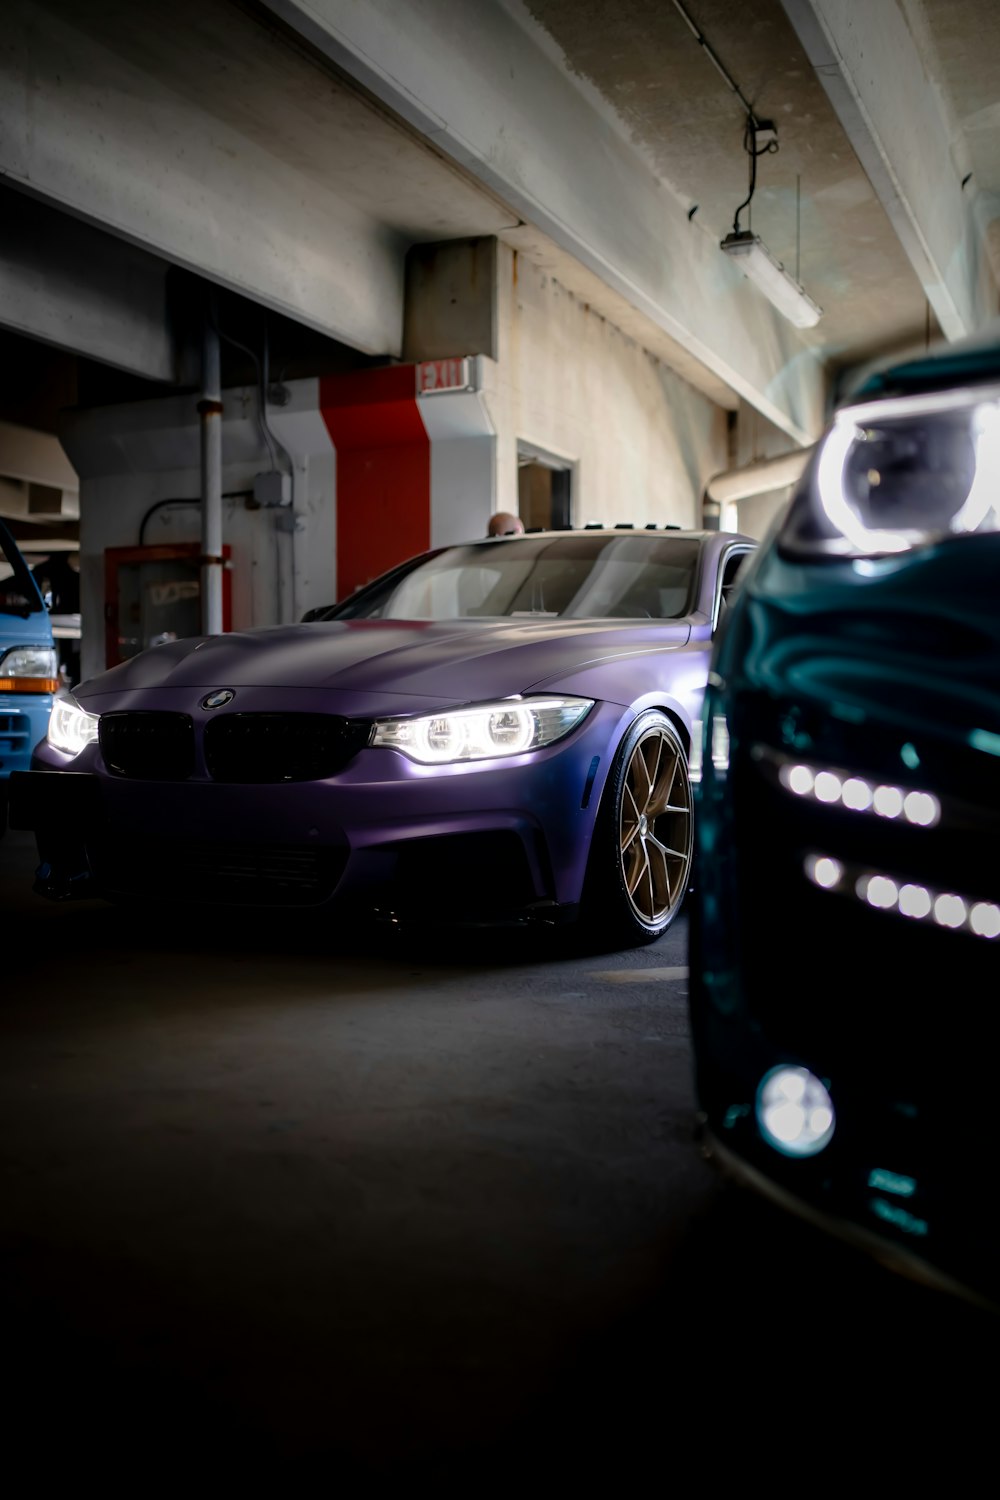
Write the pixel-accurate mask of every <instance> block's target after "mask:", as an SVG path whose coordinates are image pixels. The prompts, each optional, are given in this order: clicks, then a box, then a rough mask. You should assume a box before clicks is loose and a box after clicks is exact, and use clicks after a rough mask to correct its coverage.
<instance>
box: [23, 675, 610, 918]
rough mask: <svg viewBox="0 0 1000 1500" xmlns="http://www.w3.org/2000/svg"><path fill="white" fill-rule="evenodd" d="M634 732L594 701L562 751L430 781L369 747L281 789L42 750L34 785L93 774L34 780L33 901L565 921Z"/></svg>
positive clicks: (468, 767)
mask: <svg viewBox="0 0 1000 1500" xmlns="http://www.w3.org/2000/svg"><path fill="white" fill-rule="evenodd" d="M626 718H627V711H626V710H625V709H624V708H623V707H622V706H620V705H618V704H611V703H599V704H596V705H595V707H594V708H593V709H592V710H591V712H590V714H589V715H588V716H587V718H586V719H585V721H584V722H583V724H582V725H581V726H580V727H579V728H578V729H577V730H575V731H574V732H573V733H572V734H571V735H569V736H568V737H567V738H566V739H565V740H564V741H561V742H560V743H559V744H556V745H553V746H550V747H549V748H547V749H544V750H539V751H535V752H533V753H531V754H528V755H522V756H511V757H510V758H508V759H498V760H494V761H489V762H481V763H478V764H476V763H470V764H465V765H452V766H422V765H418V764H416V763H415V762H413V761H411V760H409V759H408V758H407V757H405V756H404V755H402V754H401V753H399V752H398V751H395V750H389V749H366V750H362V751H361V752H360V753H359V754H357V755H356V756H355V757H354V759H353V760H352V761H351V762H350V764H349V765H348V766H346V767H345V768H344V770H343V771H341V772H340V773H339V774H338V775H337V776H335V777H332V778H330V779H329V780H325V781H302V782H289V783H282V784H253V785H246V784H240V785H229V784H223V783H218V782H213V781H211V780H209V779H208V778H207V777H205V778H202V779H199V778H191V779H189V780H186V781H179V782H156V783H152V782H149V781H143V780H130V779H124V778H121V777H117V776H112V775H109V774H108V772H107V770H106V768H105V767H104V764H103V762H102V760H101V757H100V753H99V751H98V748H97V746H96V744H95V745H92V746H89V747H88V748H87V749H86V750H85V751H84V752H83V753H82V754H81V755H79V756H77V757H76V758H75V759H73V760H71V759H69V758H68V757H66V756H64V755H62V754H60V752H58V751H56V750H54V749H52V748H51V747H50V746H48V745H43V746H41V747H39V750H38V751H36V754H35V758H34V763H33V764H34V767H35V770H36V772H43V771H54V770H60V771H69V770H72V771H74V772H79V773H85V774H83V775H80V776H79V777H77V776H73V777H70V776H59V777H53V776H49V775H35V776H33V777H31V778H30V779H31V783H32V784H31V786H30V787H29V786H22V788H21V791H20V793H19V795H18V801H19V803H20V806H21V809H22V813H21V824H22V826H30V827H34V828H35V830H36V832H37V836H38V842H39V852H40V855H41V858H42V869H41V871H40V877H39V888H41V889H42V890H43V893H44V894H47V895H50V896H53V897H55V898H65V897H66V896H68V895H71V894H74V893H81V894H82V893H87V894H98V895H106V896H110V897H113V898H129V897H132V898H140V899H141V898H143V897H149V896H155V897H160V898H173V899H179V900H182V901H183V900H185V899H190V900H195V901H220V902H223V903H227V904H249V905H296V906H322V905H325V904H328V903H336V904H337V905H341V904H345V905H360V906H363V907H365V908H368V909H371V908H372V907H379V908H380V909H383V910H387V909H391V910H393V911H396V910H399V911H400V912H402V913H403V914H405V913H406V912H407V911H409V910H413V911H417V912H419V913H420V914H421V915H424V916H426V915H427V914H438V915H440V916H441V918H442V919H444V920H458V921H461V920H479V919H486V918H487V917H489V918H495V919H500V920H503V919H504V918H511V919H515V920H522V919H524V918H525V917H526V916H527V917H536V918H537V917H541V918H543V919H545V920H558V919H559V918H560V917H561V916H571V915H573V914H574V913H575V910H576V908H577V906H578V904H579V902H580V899H581V896H582V893H583V886H584V879H585V875H586V870H587V860H588V857H589V853H590V845H591V838H592V834H593V830H594V822H595V817H596V814H597V810H598V807H599V803H600V798H601V793H602V790H603V787H604V783H605V780H606V778H607V774H608V771H609V764H608V761H609V756H610V753H611V750H609V747H611V748H612V749H613V747H614V746H615V745H616V744H617V743H618V740H619V738H620V734H621V730H622V727H623V723H624V721H625V719H626ZM56 781H58V782H59V783H61V786H60V787H59V788H58V789H57V788H56V787H55V786H53V783H54V782H56ZM71 782H72V783H76V785H77V787H78V789H79V790H78V791H74V792H72V793H71V792H70V789H69V786H68V785H67V783H71ZM57 791H58V792H59V793H60V794H61V795H59V796H57V795H56V792H57ZM57 804H58V806H57ZM47 807H48V808H50V809H51V812H47V811H46V808H47ZM87 877H90V878H87Z"/></svg>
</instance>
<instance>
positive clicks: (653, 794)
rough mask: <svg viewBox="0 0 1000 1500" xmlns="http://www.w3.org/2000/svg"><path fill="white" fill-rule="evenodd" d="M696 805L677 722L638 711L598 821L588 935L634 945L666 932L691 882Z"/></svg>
mask: <svg viewBox="0 0 1000 1500" xmlns="http://www.w3.org/2000/svg"><path fill="white" fill-rule="evenodd" d="M692 803H693V799H692V792H691V778H690V776H689V774H688V758H687V754H686V753H685V750H684V746H683V744H682V742H681V738H680V735H679V733H678V731H677V729H676V727H675V726H674V724H673V722H672V721H671V720H670V719H669V718H668V717H667V715H666V714H664V713H661V712H659V710H656V709H651V710H649V711H647V712H646V713H643V714H640V716H639V717H638V718H637V719H636V720H635V721H634V723H633V724H632V725H631V726H630V727H629V730H628V733H627V734H626V735H625V737H624V739H623V740H622V742H621V744H620V745H619V747H618V751H617V754H616V755H615V759H614V764H613V765H612V768H611V772H610V774H609V776H608V780H607V784H606V786H605V788H604V795H603V796H602V798H601V805H600V808H599V809H598V814H597V821H596V824H595V826H594V837H593V842H592V844H591V850H590V860H589V864H588V868H587V884H586V890H585V893H584V901H583V911H582V915H583V920H584V928H585V931H586V932H587V934H588V935H591V934H593V935H594V936H596V937H599V938H600V940H602V941H611V942H615V943H618V944H619V945H621V946H628V947H633V946H638V945H639V944H642V943H652V942H655V940H656V939H657V938H658V937H659V936H660V935H661V934H662V933H664V932H666V930H667V928H668V927H669V926H670V924H671V922H672V921H673V920H674V918H675V917H676V916H677V913H678V912H679V911H680V909H681V906H682V905H683V903H684V897H685V896H686V894H687V890H688V886H689V884H690V881H691V859H692V828H693V805H692Z"/></svg>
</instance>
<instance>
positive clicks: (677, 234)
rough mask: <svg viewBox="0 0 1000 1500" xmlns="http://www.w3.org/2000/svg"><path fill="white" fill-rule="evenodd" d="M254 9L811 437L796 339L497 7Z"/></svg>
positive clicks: (342, 0) (303, 2)
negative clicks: (265, 12) (271, 16)
mask: <svg viewBox="0 0 1000 1500" xmlns="http://www.w3.org/2000/svg"><path fill="white" fill-rule="evenodd" d="M265 3H266V4H267V6H268V8H269V9H270V10H272V11H273V12H274V13H275V14H276V15H278V16H279V17H280V18H281V19H282V20H283V21H285V22H286V24H288V25H289V26H291V27H293V28H294V29H295V30H296V31H297V32H298V33H299V34H300V35H301V36H302V37H304V38H305V39H306V40H307V41H308V42H309V43H310V44H311V45H312V46H313V47H315V48H316V49H317V50H318V51H320V52H321V53H323V54H324V55H325V56H326V57H327V58H329V59H330V61H331V62H333V63H334V64H335V65H336V66H337V67H338V68H341V69H343V70H344V71H346V72H347V73H349V74H350V75H351V76H352V77H353V78H355V79H357V80H358V82H359V83H361V84H362V85H363V86H364V87H365V88H366V89H368V90H369V91H370V92H371V93H372V94H374V95H375V96H376V97H377V98H378V99H379V100H381V101H382V102H383V103H384V104H386V105H387V106H388V107H390V108H391V109H392V110H394V111H395V113H396V114H398V115H400V116H401V117H402V118H403V119H404V120H405V121H406V122H407V123H408V124H410V125H411V126H413V127H415V128H416V129H417V130H419V131H420V132H421V134H423V135H424V136H425V137H426V138H427V139H429V140H430V141H431V142H432V143H433V144H434V146H436V147H437V148H438V149H439V150H440V151H441V152H442V153H444V154H445V155H446V156H448V157H450V158H451V159H452V160H453V161H455V162H457V163H459V164H460V165H461V166H462V167H464V168H465V169H466V170H467V171H469V172H470V173H472V174H473V175H474V176H475V177H476V178H477V179H478V180H479V181H480V182H481V183H483V184H485V185H486V186H487V187H488V188H489V189H490V190H491V191H493V192H495V193H496V194H498V195H499V196H500V197H501V198H502V199H503V201H504V202H506V203H509V204H510V205H511V206H512V207H513V209H514V210H515V212H516V213H517V214H519V215H520V216H521V217H522V218H523V219H524V220H526V221H528V223H530V224H531V225H533V226H535V227H537V228H538V229H540V230H541V231H542V232H543V233H544V234H545V235H547V236H548V237H549V238H550V239H551V240H552V241H553V242H554V243H555V244H556V246H558V247H559V249H560V250H562V251H566V252H568V253H569V254H570V255H572V256H573V257H574V258H575V259H576V260H577V261H579V262H580V264H581V265H582V266H584V267H585V268H586V269H587V270H588V271H590V272H593V273H595V274H596V275H597V276H598V277H599V278H600V279H601V280H602V281H603V282H604V283H605V284H606V285H608V286H610V287H611V288H612V289H613V290H614V291H615V292H617V293H620V294H621V295H622V296H623V297H624V299H625V300H626V301H627V302H628V303H629V305H630V306H631V307H633V308H635V309H637V310H638V311H639V312H640V313H641V314H642V315H643V316H644V317H645V318H647V319H648V320H649V321H650V322H651V323H652V325H653V326H654V328H656V329H659V330H662V331H663V332H664V333H665V334H667V335H668V336H669V337H670V338H671V339H673V340H674V341H676V343H677V344H679V345H680V346H681V347H682V348H683V349H685V350H686V351H687V352H688V353H689V354H690V355H693V356H694V357H695V358H696V359H697V360H698V361H699V362H700V363H701V364H702V365H704V366H705V368H706V369H708V370H709V371H711V372H712V374H713V375H714V376H716V377H717V378H719V379H720V380H722V381H723V382H724V383H725V385H726V386H727V387H728V388H729V389H730V390H731V391H732V392H734V393H736V395H738V396H742V397H743V398H744V399H746V400H747V401H748V402H749V403H751V404H752V405H753V406H754V407H756V408H757V410H759V411H761V412H762V413H763V414H764V415H765V416H767V417H768V418H769V420H771V421H772V422H774V423H775V424H776V425H777V426H779V427H780V428H782V430H783V431H785V432H786V433H788V435H789V436H791V437H792V438H793V439H794V440H796V441H798V442H807V441H810V440H811V439H812V438H814V437H815V436H816V434H817V432H818V430H819V428H820V427H821V426H822V421H823V415H824V397H825V388H824V377H823V372H822V368H821V365H820V362H819V360H818V359H817V357H816V356H815V354H814V353H813V351H812V349H811V348H810V346H809V345H808V343H806V341H805V340H803V339H802V338H801V336H800V335H798V334H797V333H796V332H795V331H794V330H793V329H792V328H791V327H790V326H789V325H788V324H787V323H785V322H784V320H783V319H782V318H781V317H780V316H779V315H778V314H777V313H776V312H775V311H774V310H773V309H772V308H771V307H770V305H769V304H768V303H767V302H766V301H765V300H764V298H763V297H762V296H760V294H759V293H757V292H756V291H755V290H754V289H753V288H752V287H751V286H750V284H749V283H748V282H747V281H746V280H745V278H744V277H743V276H742V275H741V274H740V272H739V270H738V268H737V267H735V266H733V265H732V264H731V263H730V261H729V260H728V259H727V257H725V256H723V255H722V254H721V253H720V251H719V248H718V242H717V240H716V239H715V237H713V236H712V235H711V234H709V233H708V232H707V231H706V230H705V229H703V228H702V227H701V226H699V225H698V224H697V223H690V222H688V219H687V214H686V205H684V204H682V203H681V202H680V201H679V200H678V199H677V197H676V196H675V195H674V193H673V192H672V191H671V189H670V188H669V187H668V186H667V185H666V184H665V183H664V182H662V181H661V180H660V179H659V178H657V176H656V175H655V174H654V172H653V170H652V168H651V167H650V165H649V164H648V162H647V160H646V159H645V157H644V156H643V155H642V154H641V153H640V152H639V150H638V149H637V148H636V147H635V145H634V144H633V143H632V142H631V141H630V139H629V138H628V136H627V133H626V131H625V129H624V127H622V126H621V124H620V122H618V121H617V120H616V119H615V118H613V117H611V114H610V111H607V110H603V111H602V110H601V109H600V108H599V107H598V106H597V105H596V104H595V102H594V101H593V100H592V99H591V98H590V97H589V95H588V94H587V93H585V92H584V91H583V89H582V88H581V87H580V86H579V84H578V82H577V81H576V80H575V79H574V78H573V77H572V75H571V74H570V73H569V70H568V69H567V68H566V67H565V66H564V65H563V64H562V63H561V61H560V60H559V59H558V58H557V57H555V56H553V55H552V54H551V51H550V49H549V48H547V47H545V46H544V45H543V44H542V43H541V42H540V40H539V38H538V36H537V35H536V34H534V33H533V32H532V31H531V29H530V26H528V25H527V24H526V23H525V22H524V20H523V17H519V16H518V14H516V13H514V12H512V10H510V9H508V8H507V7H506V6H505V5H504V4H503V3H502V0H477V3H476V4H475V5H469V4H468V3H465V0H422V3H420V4H419V5H416V4H407V5H401V4H400V3H399V0H265ZM503 237H504V236H503V234H502V233H501V238H503ZM733 404H735V403H733Z"/></svg>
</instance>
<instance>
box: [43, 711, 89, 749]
mask: <svg viewBox="0 0 1000 1500" xmlns="http://www.w3.org/2000/svg"><path fill="white" fill-rule="evenodd" d="M97 724H98V716H97V714H88V713H87V710H86V709H85V708H81V707H80V705H79V703H77V701H76V699H75V698H57V699H56V701H55V702H54V703H53V705H52V712H51V713H50V714H49V731H48V734H47V735H46V738H47V740H48V742H49V744H50V745H54V746H55V748H56V749H57V750H61V751H62V752H63V754H64V755H79V754H80V751H81V750H82V749H83V748H84V746H85V745H89V744H91V742H92V741H93V740H96V739H97Z"/></svg>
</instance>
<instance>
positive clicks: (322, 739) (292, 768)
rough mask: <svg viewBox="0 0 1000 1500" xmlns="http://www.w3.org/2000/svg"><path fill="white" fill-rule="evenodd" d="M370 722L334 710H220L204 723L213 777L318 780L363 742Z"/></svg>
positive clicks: (332, 773)
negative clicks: (324, 711)
mask: <svg viewBox="0 0 1000 1500" xmlns="http://www.w3.org/2000/svg"><path fill="white" fill-rule="evenodd" d="M369 733H370V725H368V724H366V723H363V722H360V721H354V720H351V719H343V718H340V716H339V715H337V714H295V713H292V714H265V713H261V714H222V715H221V716H220V717H219V718H217V719H213V720H212V721H211V722H210V723H209V724H206V726H205V764H206V766H207V767H208V774H209V775H210V776H211V777H212V778H213V780H215V781H236V782H255V781H256V782H265V781H322V780H323V779H324V777H327V776H335V775H336V774H337V772H338V771H340V770H342V769H343V767H344V766H346V765H347V763H348V761H350V760H352V759H353V758H354V756H355V755H356V754H357V753H358V751H359V750H361V749H363V748H364V746H365V745H366V744H367V743H368V736H369Z"/></svg>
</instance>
